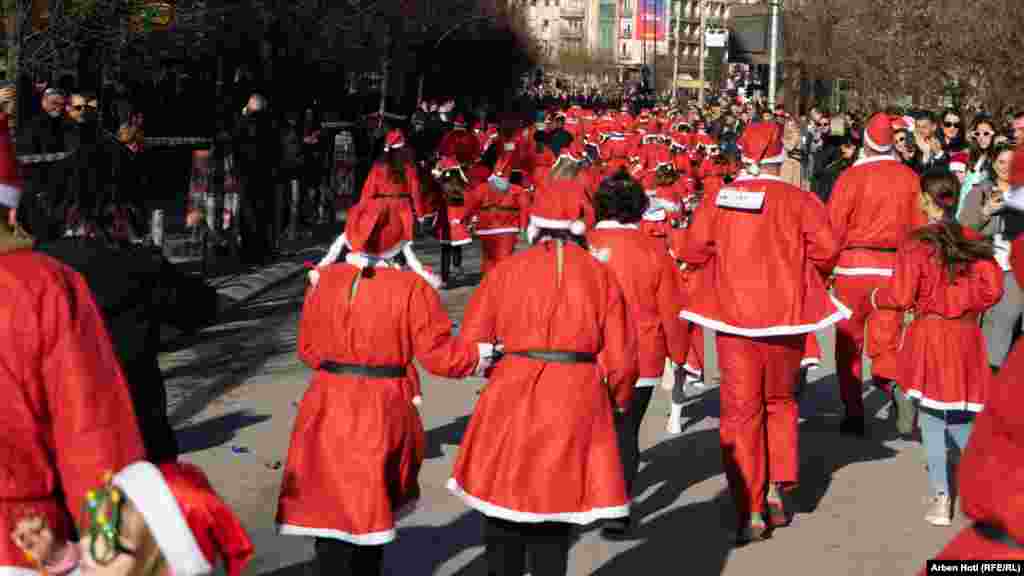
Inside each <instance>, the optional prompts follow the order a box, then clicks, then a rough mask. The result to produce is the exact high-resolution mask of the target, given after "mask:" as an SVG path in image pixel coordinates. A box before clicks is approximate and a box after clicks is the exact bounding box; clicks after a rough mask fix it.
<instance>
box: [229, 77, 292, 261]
mask: <svg viewBox="0 0 1024 576" xmlns="http://www.w3.org/2000/svg"><path fill="white" fill-rule="evenodd" d="M234 148H235V149H234V157H235V161H236V164H237V166H238V168H239V172H240V176H241V184H242V194H241V199H240V208H241V210H240V212H241V214H239V217H240V218H239V228H240V230H241V232H242V261H243V262H244V263H245V264H248V265H251V266H260V265H263V264H265V263H266V262H267V261H268V259H269V258H270V256H271V249H272V237H271V235H270V234H271V226H272V222H271V220H270V219H271V218H273V215H274V213H275V211H276V210H277V206H278V204H277V195H276V193H275V190H274V182H275V181H276V176H277V167H278V165H279V164H280V160H281V137H280V132H278V131H277V130H276V129H275V127H274V123H273V120H272V119H271V117H270V113H269V111H268V110H267V100H266V98H264V97H263V96H262V95H260V94H253V95H252V96H250V97H249V101H248V103H247V104H246V106H245V108H244V109H243V110H242V119H241V121H240V122H239V123H238V128H237V132H236V133H235V137H234Z"/></svg>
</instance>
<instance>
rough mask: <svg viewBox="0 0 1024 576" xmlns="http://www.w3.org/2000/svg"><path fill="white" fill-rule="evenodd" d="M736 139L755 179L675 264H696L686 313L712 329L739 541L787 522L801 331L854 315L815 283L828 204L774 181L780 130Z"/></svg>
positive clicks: (694, 234)
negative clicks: (693, 288)
mask: <svg viewBox="0 0 1024 576" xmlns="http://www.w3.org/2000/svg"><path fill="white" fill-rule="evenodd" d="M739 144H740V145H741V146H742V150H743V161H744V163H745V164H747V171H748V174H750V176H747V177H743V178H739V179H737V180H736V181H735V182H734V183H733V185H732V186H730V187H727V188H723V189H722V190H721V191H719V193H718V195H717V196H716V197H707V198H706V200H705V206H704V208H703V214H701V215H700V216H698V217H697V218H696V219H695V220H694V224H693V226H692V227H691V228H689V229H688V230H687V234H686V235H685V236H686V240H687V241H686V242H685V244H684V245H683V246H682V247H681V250H682V253H681V254H677V257H679V258H681V259H682V260H683V261H684V262H686V263H687V264H688V265H690V266H694V267H698V268H701V269H702V270H701V271H700V273H699V274H698V275H697V276H696V278H697V280H698V283H699V286H698V287H697V289H696V290H697V293H698V294H700V295H701V296H700V297H699V298H693V299H691V300H689V301H688V303H687V305H686V307H685V309H684V310H683V312H682V317H683V318H685V319H687V320H690V321H691V322H695V323H697V324H700V325H702V326H704V327H705V328H711V329H713V330H715V331H716V333H717V340H716V345H717V351H718V359H719V369H720V371H721V375H722V385H721V389H720V392H719V393H720V395H721V403H722V409H721V424H720V426H721V428H720V435H721V443H722V453H723V458H724V463H725V470H726V476H727V478H728V480H729V487H730V489H731V491H732V494H733V500H734V502H735V504H736V511H737V515H738V519H739V528H740V530H739V534H738V540H739V541H740V542H745V541H751V540H759V539H762V538H764V537H766V535H767V533H768V530H769V528H770V527H771V526H784V525H786V524H787V523H788V522H789V516H788V515H789V512H790V511H789V510H787V509H786V506H785V505H784V503H783V495H784V492H785V490H787V489H788V488H790V487H793V486H795V485H796V483H797V481H798V468H799V461H800V460H799V456H798V449H797V417H798V407H797V404H796V401H795V399H794V397H793V392H794V382H795V381H796V377H797V375H798V374H799V371H800V358H801V356H802V352H803V348H804V342H805V340H806V334H807V333H810V332H814V331H817V330H821V329H824V328H826V327H828V326H830V325H832V324H834V323H836V322H838V321H839V320H840V319H841V318H843V317H849V315H850V311H849V310H848V309H847V308H846V307H845V306H843V305H842V303H840V302H838V301H837V300H835V299H834V298H831V297H830V296H829V294H828V292H827V291H826V289H825V283H824V280H823V278H822V275H823V274H827V273H828V272H829V271H831V269H832V266H833V265H834V263H835V258H836V255H837V253H838V246H837V244H836V241H835V238H834V236H833V235H832V230H831V228H830V227H829V226H828V214H827V212H826V211H825V207H824V206H823V205H822V204H821V201H819V200H818V199H817V198H816V197H814V196H813V195H810V194H807V193H806V192H804V191H803V190H801V189H799V188H797V187H795V186H792V185H789V184H787V183H785V182H784V181H783V180H782V179H781V178H780V177H779V175H778V173H779V171H780V169H781V165H782V162H783V160H784V159H785V150H784V149H783V146H782V128H781V127H780V126H779V125H777V124H775V123H759V124H753V125H751V126H750V127H748V128H747V129H746V130H745V131H744V133H743V135H742V136H741V137H740V140H739ZM752 254H756V255H757V256H758V257H757V258H754V259H752V258H751V255H752ZM766 507H767V509H768V514H769V518H768V519H766V518H765V517H764V516H765V515H764V512H765V508H766ZM769 522H770V524H769Z"/></svg>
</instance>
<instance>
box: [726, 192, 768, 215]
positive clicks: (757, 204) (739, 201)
mask: <svg viewBox="0 0 1024 576" xmlns="http://www.w3.org/2000/svg"><path fill="white" fill-rule="evenodd" d="M715 205H716V206H719V207H721V208H735V209H738V210H760V209H761V207H762V206H764V192H754V191H751V190H741V189H739V188H722V189H721V190H719V191H718V197H717V198H716V199H715Z"/></svg>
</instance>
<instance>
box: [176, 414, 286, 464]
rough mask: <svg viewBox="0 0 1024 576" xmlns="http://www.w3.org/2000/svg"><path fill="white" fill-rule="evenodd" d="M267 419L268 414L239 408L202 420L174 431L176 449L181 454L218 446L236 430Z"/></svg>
mask: <svg viewBox="0 0 1024 576" xmlns="http://www.w3.org/2000/svg"><path fill="white" fill-rule="evenodd" d="M267 420H270V416H269V415H266V414H253V413H252V412H251V411H249V410H239V411H237V412H232V413H230V414H224V415H223V416H217V417H216V418H211V419H209V420H204V421H203V422H200V423H198V424H193V425H190V426H186V427H185V428H181V429H179V430H177V431H175V435H176V436H177V438H178V449H179V451H180V453H181V454H188V453H190V452H199V451H200V450H206V449H207V448H213V447H214V446H220V445H221V444H225V443H227V442H229V441H230V440H231V439H233V438H234V437H235V433H236V432H237V431H239V430H241V429H243V428H248V427H249V426H253V425H255V424H259V423H261V422H266V421H267Z"/></svg>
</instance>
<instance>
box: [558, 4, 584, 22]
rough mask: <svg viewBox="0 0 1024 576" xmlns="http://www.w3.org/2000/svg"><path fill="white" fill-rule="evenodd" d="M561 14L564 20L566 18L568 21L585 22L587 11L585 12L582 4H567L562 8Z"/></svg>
mask: <svg viewBox="0 0 1024 576" xmlns="http://www.w3.org/2000/svg"><path fill="white" fill-rule="evenodd" d="M566 4H568V5H566ZM560 14H561V15H562V18H565V19H566V20H583V19H584V18H585V17H586V11H585V10H584V8H583V4H582V3H579V4H577V3H569V2H565V3H563V5H562V7H561V8H560Z"/></svg>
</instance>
